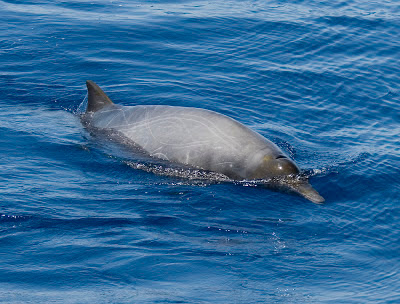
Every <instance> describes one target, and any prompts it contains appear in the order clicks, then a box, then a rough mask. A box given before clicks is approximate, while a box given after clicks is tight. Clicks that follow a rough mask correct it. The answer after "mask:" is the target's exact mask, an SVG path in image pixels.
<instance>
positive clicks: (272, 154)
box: [82, 80, 324, 203]
mask: <svg viewBox="0 0 400 304" xmlns="http://www.w3.org/2000/svg"><path fill="white" fill-rule="evenodd" d="M86 85H87V89H88V106H87V110H86V113H85V114H84V115H82V123H83V124H84V125H85V126H86V127H87V128H88V129H90V130H102V131H109V132H112V133H113V134H118V135H119V136H118V137H119V138H120V139H121V141H122V142H123V143H125V144H127V143H128V144H133V145H135V146H137V147H140V148H141V149H142V150H143V151H145V152H146V153H147V154H148V155H150V156H151V157H154V158H159V159H163V160H166V161H170V162H173V163H179V164H183V165H188V166H191V167H195V168H201V169H204V170H208V171H213V172H218V173H222V174H224V175H226V176H228V177H229V178H231V179H234V180H256V179H263V180H268V181H269V182H268V184H269V185H270V186H271V185H272V186H273V187H276V188H279V189H282V190H289V191H291V192H295V193H298V194H300V195H302V196H303V197H305V198H306V199H308V200H310V201H312V202H314V203H322V202H324V198H323V197H322V196H320V195H319V194H318V192H317V191H316V190H314V189H313V188H312V187H311V185H310V184H309V183H308V180H307V179H306V178H304V177H299V173H300V169H299V168H298V166H297V165H296V164H295V163H294V162H293V161H292V160H291V159H289V158H288V156H287V155H286V154H285V153H284V152H283V151H282V150H281V149H279V148H278V147H277V146H276V145H275V144H274V143H272V142H270V141H269V140H267V139H266V138H265V137H263V136H261V135H260V134H258V133H256V132H254V131H252V130H251V129H249V128H247V127H246V126H244V125H243V124H241V123H239V122H238V121H236V120H234V119H232V118H229V117H227V116H225V115H222V114H219V113H216V112H213V111H209V110H205V109H199V108H189V107H175V106H162V105H148V106H141V105H139V106H119V105H115V104H114V103H113V102H112V101H111V100H110V98H109V97H108V96H107V95H106V94H105V93H104V92H103V91H102V89H101V88H100V87H99V86H98V85H97V84H95V83H94V82H93V81H91V80H88V81H87V82H86Z"/></svg>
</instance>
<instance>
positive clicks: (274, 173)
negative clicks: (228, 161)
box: [252, 154, 300, 179]
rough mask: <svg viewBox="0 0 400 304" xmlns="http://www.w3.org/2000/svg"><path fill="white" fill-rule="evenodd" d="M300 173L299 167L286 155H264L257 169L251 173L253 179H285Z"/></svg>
mask: <svg viewBox="0 0 400 304" xmlns="http://www.w3.org/2000/svg"><path fill="white" fill-rule="evenodd" d="M299 173H300V169H299V167H297V165H296V164H295V163H294V161H292V160H291V159H290V158H288V157H287V156H286V155H283V154H278V155H276V156H275V155H271V154H269V155H264V156H263V158H262V160H261V164H260V163H259V164H258V165H257V169H256V170H255V171H254V172H253V174H252V178H254V179H271V178H277V177H285V176H289V175H297V174H299Z"/></svg>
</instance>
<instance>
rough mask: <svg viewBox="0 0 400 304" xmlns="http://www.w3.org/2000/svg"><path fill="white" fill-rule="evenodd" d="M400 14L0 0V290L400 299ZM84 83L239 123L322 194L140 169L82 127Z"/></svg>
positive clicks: (52, 297)
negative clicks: (320, 201)
mask: <svg viewBox="0 0 400 304" xmlns="http://www.w3.org/2000/svg"><path fill="white" fill-rule="evenodd" d="M399 16H400V9H399V4H398V3H396V2H395V1H393V2H391V1H362V0H354V1H322V2H321V1H312V0H308V1H291V2H289V1H269V2H268V3H265V1H256V0H254V1H239V0H236V1H232V0H229V1H186V0H182V1H179V0H177V1H173V0H171V1H156V0H155V1H128V0H121V1H117V0H116V1H106V0H101V1H86V0H71V1H61V0H55V1H54V0H52V1H49V0H30V1H29V0H27V1H23V0H0V21H1V22H0V63H1V65H0V109H1V111H0V302H6V303H49V302H52V303H56V302H62V303H400V257H399V256H400V255H399V253H400V224H399V223H400V221H399V218H400V204H399V203H400V195H399V191H400V184H399V179H400V141H399V134H400V100H399V89H400V88H399V83H400V69H399V62H400V57H399V54H400V19H399ZM87 79H92V80H94V81H96V82H97V83H98V84H99V85H100V86H102V87H103V89H104V90H105V91H106V92H107V93H108V94H109V96H110V97H111V98H112V99H113V100H114V102H116V103H120V104H124V105H136V104H165V105H178V106H193V107H202V108H206V109H210V110H214V111H217V112H220V113H223V114H226V115H229V116H231V117H233V118H235V119H237V120H239V121H240V122H242V123H244V124H246V125H247V126H249V127H251V128H253V129H254V130H256V131H258V132H259V133H261V134H262V135H264V136H266V137H268V138H269V139H271V140H272V141H274V142H275V143H277V144H278V145H279V146H280V147H281V148H282V149H283V150H284V151H286V152H287V153H288V154H289V155H290V156H291V157H292V158H293V159H294V160H295V161H296V162H297V163H298V164H299V166H300V167H301V168H302V169H304V170H306V171H308V172H311V173H312V177H311V183H312V184H313V186H314V187H315V188H316V189H317V190H318V191H319V192H320V193H321V195H322V196H324V197H325V199H326V203H325V204H324V205H315V204H313V203H310V202H309V201H306V200H305V199H303V198H301V197H298V196H291V195H288V194H283V193H278V192H273V191H270V190H267V189H265V188H261V187H255V186H249V185H246V184H234V183H224V182H221V183H219V182H209V181H207V180H191V179H186V178H182V177H179V176H169V175H168V174H163V172H161V174H159V173H160V172H157V170H152V168H153V167H149V166H147V164H145V163H144V164H140V165H141V166H142V167H141V169H140V168H139V169H135V168H133V167H135V166H132V165H130V164H132V163H135V162H137V160H136V159H135V158H134V156H129V155H126V153H125V152H123V151H118V149H117V148H116V147H109V146H108V145H107V144H104V143H103V142H102V141H99V140H98V139H97V138H93V137H91V136H90V135H89V134H88V133H87V132H86V131H85V130H84V128H83V127H82V125H81V124H80V121H79V118H78V115H77V113H78V112H79V110H80V108H82V104H83V101H84V99H85V95H86V88H85V80H87ZM136 164H137V163H136ZM146 166H147V167H146ZM136 167H140V166H136ZM153 169H154V168H153ZM156 169H157V168H156ZM166 169H168V168H161V169H160V170H161V171H163V170H164V171H165V170H166ZM149 171H150V172H149ZM154 171H156V172H154ZM164 173H165V172H164Z"/></svg>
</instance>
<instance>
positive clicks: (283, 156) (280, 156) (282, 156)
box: [276, 155, 287, 159]
mask: <svg viewBox="0 0 400 304" xmlns="http://www.w3.org/2000/svg"><path fill="white" fill-rule="evenodd" d="M279 158H287V157H286V156H285V155H278V156H277V157H276V159H279Z"/></svg>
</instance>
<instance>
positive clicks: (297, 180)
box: [252, 154, 325, 204]
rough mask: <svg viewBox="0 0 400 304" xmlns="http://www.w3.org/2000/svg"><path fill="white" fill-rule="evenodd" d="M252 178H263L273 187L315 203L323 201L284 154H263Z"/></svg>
mask: <svg viewBox="0 0 400 304" xmlns="http://www.w3.org/2000/svg"><path fill="white" fill-rule="evenodd" d="M252 178H254V179H265V180H267V181H268V185H270V186H272V187H273V188H279V189H280V190H286V191H288V192H292V193H297V194H299V195H301V196H303V197H304V198H306V199H308V200H310V201H311V202H313V203H316V204H321V203H323V202H324V201H325V199H324V198H323V197H322V196H321V195H320V194H319V193H318V192H317V191H316V190H315V189H314V188H313V187H312V186H311V185H310V184H309V182H308V178H307V177H305V176H302V175H301V174H300V169H299V167H298V166H297V165H296V163H295V162H294V161H293V160H291V159H290V158H288V157H287V156H286V155H284V154H277V155H265V156H264V157H263V159H262V162H261V165H260V166H258V168H257V169H256V170H255V171H254V172H253V176H252Z"/></svg>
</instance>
